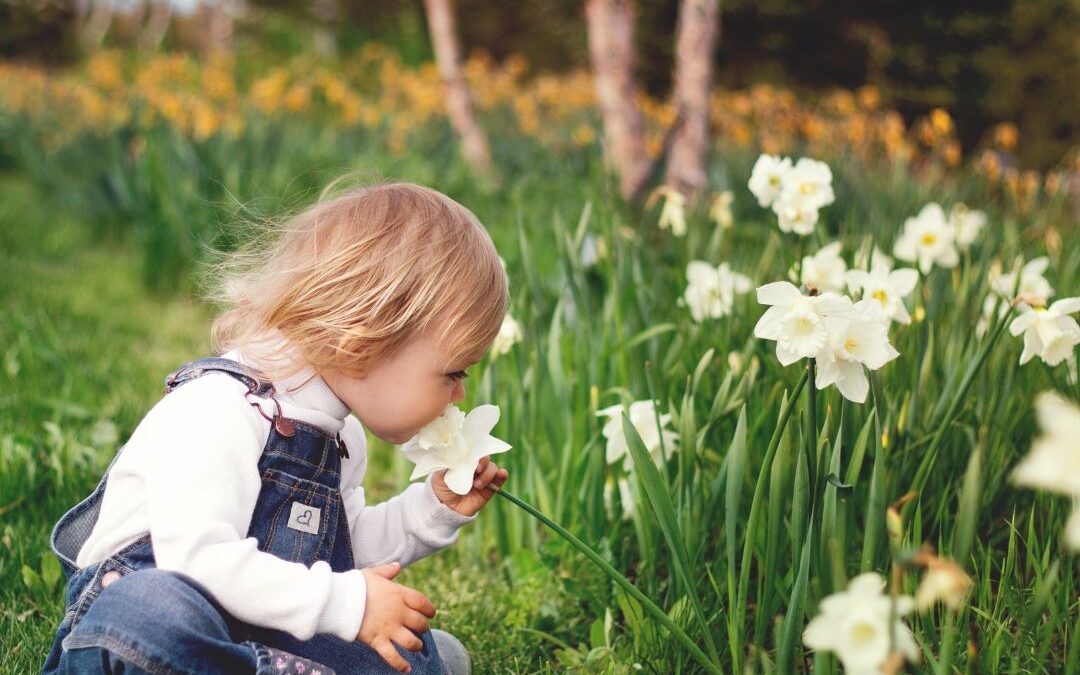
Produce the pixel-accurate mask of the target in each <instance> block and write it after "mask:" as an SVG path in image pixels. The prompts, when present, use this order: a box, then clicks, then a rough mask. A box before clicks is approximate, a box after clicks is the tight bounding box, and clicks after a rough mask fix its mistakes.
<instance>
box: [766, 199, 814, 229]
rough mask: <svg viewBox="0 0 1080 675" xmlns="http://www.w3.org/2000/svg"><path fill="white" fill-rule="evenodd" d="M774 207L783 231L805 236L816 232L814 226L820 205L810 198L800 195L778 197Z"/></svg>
mask: <svg viewBox="0 0 1080 675" xmlns="http://www.w3.org/2000/svg"><path fill="white" fill-rule="evenodd" d="M772 207H773V211H774V212H775V213H776V221H777V224H778V225H779V226H780V231H781V232H794V233H795V234H797V235H800V236H803V237H805V236H808V235H811V234H813V233H814V226H816V225H817V221H818V207H816V206H814V205H813V204H811V203H810V202H809V201H808V200H806V199H802V198H799V197H795V198H793V199H777V200H776V201H775V202H773V205H772Z"/></svg>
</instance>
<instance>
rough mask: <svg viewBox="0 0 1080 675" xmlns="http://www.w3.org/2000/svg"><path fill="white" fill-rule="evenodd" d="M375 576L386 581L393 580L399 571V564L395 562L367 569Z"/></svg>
mask: <svg viewBox="0 0 1080 675" xmlns="http://www.w3.org/2000/svg"><path fill="white" fill-rule="evenodd" d="M369 569H370V570H371V571H372V572H374V573H375V574H378V575H379V576H380V577H383V578H386V579H393V578H394V577H396V576H397V574H398V572H400V571H401V564H400V563H397V562H392V563H385V564H382V565H375V566H374V567H371V568H369Z"/></svg>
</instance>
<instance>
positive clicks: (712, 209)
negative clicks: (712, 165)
mask: <svg viewBox="0 0 1080 675" xmlns="http://www.w3.org/2000/svg"><path fill="white" fill-rule="evenodd" d="M734 201H735V194H734V193H733V192H732V191H731V190H724V191H723V192H721V193H719V194H717V195H715V196H714V197H713V198H712V203H711V204H709V217H710V218H712V219H713V221H714V222H715V223H716V224H717V225H719V226H720V227H722V228H724V229H725V230H726V229H728V228H729V227H731V226H732V225H733V224H734V223H735V216H733V215H732V214H731V204H732V203H733V202H734Z"/></svg>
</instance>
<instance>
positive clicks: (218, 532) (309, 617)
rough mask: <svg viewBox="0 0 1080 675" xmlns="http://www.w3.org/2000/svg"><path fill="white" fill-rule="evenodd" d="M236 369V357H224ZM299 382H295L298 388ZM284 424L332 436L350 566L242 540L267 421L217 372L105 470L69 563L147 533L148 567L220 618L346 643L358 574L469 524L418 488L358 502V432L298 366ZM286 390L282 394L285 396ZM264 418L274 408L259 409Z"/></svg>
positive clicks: (285, 386) (360, 610) (445, 539)
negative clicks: (92, 520) (343, 450)
mask: <svg viewBox="0 0 1080 675" xmlns="http://www.w3.org/2000/svg"><path fill="white" fill-rule="evenodd" d="M223 356H224V357H225V358H230V359H233V360H236V361H240V362H241V363H244V362H245V361H244V359H243V356H242V354H240V353H239V352H235V351H234V352H229V353H227V354H223ZM309 378H310V381H308V382H307V383H306V384H303V385H302V386H298V385H300V383H303V382H304V381H305V380H308V379H309ZM275 388H276V389H277V398H278V401H279V402H280V403H281V407H282V414H283V415H284V416H285V417H288V418H292V419H296V420H300V421H303V422H306V423H308V424H310V425H313V426H316V427H318V428H319V429H321V430H323V431H325V432H326V433H327V434H330V435H331V436H332V435H334V434H337V433H340V434H341V438H342V440H343V441H344V443H345V445H346V447H347V448H348V451H349V457H347V458H343V459H342V460H341V462H342V463H341V496H342V500H343V501H344V505H345V514H346V517H347V519H348V523H349V530H350V534H351V539H352V548H353V560H354V562H355V564H356V567H357V568H358V569H355V570H350V571H347V572H341V573H338V572H333V571H332V570H331V569H330V566H329V565H328V564H327V563H326V562H323V561H319V562H316V563H315V564H314V565H312V566H311V567H310V568H309V567H307V566H306V565H303V564H301V563H294V562H289V561H287V560H284V559H282V558H278V557H276V556H274V555H272V554H269V553H265V552H263V551H260V550H258V542H257V541H256V539H255V538H254V537H250V538H249V537H247V532H248V529H249V527H250V525H251V518H252V513H253V511H254V509H255V503H256V500H257V498H258V496H259V491H260V489H261V487H262V479H261V477H260V475H259V469H258V463H259V458H260V456H261V455H262V450H263V447H264V446H265V444H266V440H267V438H268V436H269V434H270V422H269V421H268V420H267V419H265V418H264V417H263V416H262V415H260V414H259V412H258V410H256V409H255V408H254V407H253V406H251V405H250V403H249V402H248V399H246V398H245V397H244V392H245V391H246V387H245V386H244V384H243V383H241V382H240V381H238V380H237V379H235V378H234V377H232V376H230V375H227V374H225V373H207V374H205V375H203V376H202V377H199V378H196V379H195V380H192V381H191V382H188V383H187V384H184V385H182V386H180V387H178V388H177V389H175V390H174V391H173V392H172V393H171V394H169V395H168V396H165V397H164V398H163V399H161V401H160V402H158V403H157V405H155V406H154V407H153V408H151V410H150V411H149V412H148V413H147V415H146V417H145V418H143V420H142V421H141V422H140V423H139V425H138V427H136V429H135V431H134V433H133V434H132V436H131V438H130V440H129V441H128V442H127V444H126V445H125V446H124V448H123V451H122V452H121V453H120V456H119V458H118V459H117V460H116V463H115V464H114V465H113V467H112V470H111V472H110V474H109V479H108V481H107V483H106V487H105V494H104V497H103V501H102V505H101V512H100V515H99V517H98V521H97V524H96V525H95V527H94V530H93V532H92V533H91V535H90V537H89V539H87V541H86V543H85V544H84V545H83V547H82V549H81V550H80V552H79V555H78V559H77V560H76V563H77V564H78V566H79V567H85V566H87V565H90V564H93V563H95V562H97V561H99V560H102V559H104V558H106V557H108V556H110V555H112V554H113V553H116V552H117V551H119V550H120V549H121V548H123V547H124V546H127V545H128V544H130V543H132V542H134V541H136V540H137V539H138V538H139V537H141V536H143V535H145V534H146V533H147V532H149V533H150V537H151V541H152V543H153V548H154V556H155V559H156V562H157V565H158V567H159V568H161V569H165V570H173V571H177V572H182V573H184V574H186V575H188V576H190V577H192V578H193V579H195V581H197V582H199V583H200V584H202V585H203V586H205V587H206V588H207V589H208V590H209V591H210V592H211V593H212V594H213V596H214V598H215V599H216V600H217V601H218V602H219V603H220V604H221V606H222V607H223V608H224V609H225V610H226V611H228V612H229V613H230V614H232V615H233V616H235V617H236V618H238V619H240V620H241V621H245V622H247V623H250V624H253V625H258V626H265V627H269V628H274V629H278V630H284V631H287V632H289V633H291V634H293V635H295V636H297V637H298V638H300V639H309V638H310V637H311V636H313V635H315V634H316V633H331V634H334V635H336V636H338V637H340V638H341V639H343V640H354V639H356V635H357V633H358V632H359V630H360V623H361V622H362V621H363V617H364V607H365V602H366V584H365V580H364V576H363V574H362V573H361V572H360V569H359V568H363V567H368V566H371V565H376V564H381V563H386V562H393V561H398V562H400V563H401V564H402V565H403V566H404V565H408V564H409V563H411V562H413V561H414V560H417V559H419V558H422V557H424V556H426V555H430V554H431V553H433V552H435V551H437V550H439V549H440V548H443V547H446V546H448V545H450V544H452V543H453V542H454V541H455V540H456V539H457V535H458V529H459V528H460V527H461V526H462V525H464V524H466V523H469V522H471V521H472V520H474V519H475V516H472V517H468V516H463V515H461V514H459V513H457V512H456V511H454V510H452V509H450V508H449V507H447V506H446V505H444V504H442V503H441V502H440V501H439V500H438V499H437V498H436V497H435V493H434V492H433V490H432V488H431V481H430V478H429V479H428V481H427V482H426V483H416V484H413V485H410V486H409V487H408V488H406V489H405V490H404V491H403V492H402V493H400V494H398V495H397V496H395V497H393V498H391V499H390V500H388V501H386V502H383V503H381V504H377V505H374V506H367V505H366V504H365V500H364V489H363V487H362V486H361V481H362V480H363V478H364V472H365V469H366V467H367V454H366V445H367V444H366V442H365V439H364V432H363V428H362V427H361V425H360V423H359V421H357V419H356V418H355V417H352V416H351V415H350V414H349V410H348V408H347V407H346V406H345V404H344V403H342V402H341V400H339V399H338V398H337V397H336V396H335V395H334V393H333V392H332V391H331V390H330V388H329V387H328V386H327V384H326V382H325V381H324V380H323V379H322V378H320V377H318V376H317V375H314V371H312V370H307V371H306V372H302V373H300V374H299V375H297V376H295V377H293V378H289V379H288V380H286V381H283V382H281V383H280V384H278V383H276V384H275ZM290 388H291V390H290ZM263 409H264V411H265V412H266V413H267V414H268V415H270V416H271V417H272V416H273V415H274V412H275V411H274V406H273V403H272V402H271V401H269V400H266V401H265V404H264V405H263Z"/></svg>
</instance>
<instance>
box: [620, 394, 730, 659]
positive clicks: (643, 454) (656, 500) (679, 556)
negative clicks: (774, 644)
mask: <svg viewBox="0 0 1080 675" xmlns="http://www.w3.org/2000/svg"><path fill="white" fill-rule="evenodd" d="M622 427H623V435H624V436H625V437H626V442H627V446H628V447H629V450H630V456H631V457H632V458H633V460H634V470H635V472H636V473H637V475H638V476H639V477H640V478H641V484H642V485H643V486H644V487H645V495H646V496H647V497H648V499H649V504H650V505H651V506H652V510H653V513H654V514H655V515H656V519H657V522H658V523H659V524H660V531H661V532H662V533H663V534H664V539H665V540H666V541H667V543H668V547H669V548H670V549H671V553H672V558H673V560H672V563H673V566H674V568H675V572H676V575H677V577H678V579H679V581H680V582H681V583H682V585H683V588H684V589H685V591H686V594H687V596H688V597H689V598H690V601H691V603H692V604H693V608H694V614H695V615H696V617H697V620H698V622H699V623H700V624H701V631H702V634H703V636H704V638H705V646H706V647H707V648H708V650H709V656H710V657H711V658H712V660H713V663H714V664H719V654H718V653H717V651H716V644H715V643H714V642H713V637H712V631H711V630H710V628H709V623H708V621H706V620H705V612H704V610H703V609H702V607H701V597H700V594H699V593H698V589H697V584H696V583H694V580H693V577H691V575H690V561H689V555H688V554H687V552H686V545H685V540H684V539H683V535H682V531H681V530H680V528H679V521H678V519H677V518H676V517H675V506H674V504H672V501H671V494H670V493H669V492H668V489H667V486H666V485H665V484H664V481H663V479H662V478H661V476H660V471H659V470H657V468H656V465H655V464H654V463H653V459H652V455H650V454H649V450H648V449H647V448H646V447H645V442H644V441H642V440H641V436H640V435H639V434H638V432H637V429H636V428H634V424H633V423H632V422H631V421H630V417H629V416H628V415H627V414H626V411H625V410H624V411H623V412H622Z"/></svg>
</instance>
